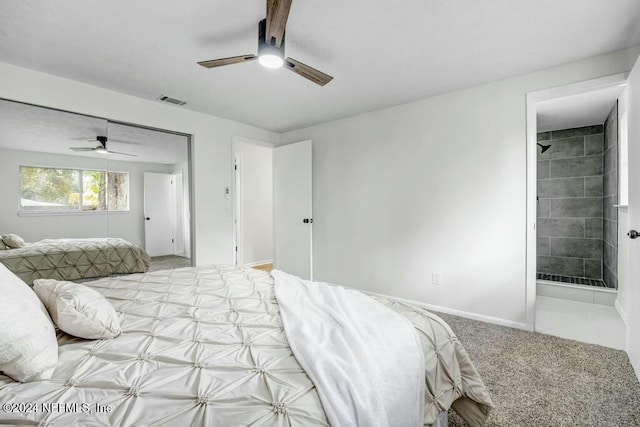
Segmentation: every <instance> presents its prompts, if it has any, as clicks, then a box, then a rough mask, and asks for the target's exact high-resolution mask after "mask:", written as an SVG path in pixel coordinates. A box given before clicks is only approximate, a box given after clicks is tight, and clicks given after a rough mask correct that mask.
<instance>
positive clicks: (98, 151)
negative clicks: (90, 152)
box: [94, 147, 109, 154]
mask: <svg viewBox="0 0 640 427" xmlns="http://www.w3.org/2000/svg"><path fill="white" fill-rule="evenodd" d="M94 151H95V152H96V153H100V154H109V151H107V149H106V148H102V147H101V148H96V149H95V150H94Z"/></svg>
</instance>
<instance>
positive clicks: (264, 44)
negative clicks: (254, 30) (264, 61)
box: [258, 19, 284, 61]
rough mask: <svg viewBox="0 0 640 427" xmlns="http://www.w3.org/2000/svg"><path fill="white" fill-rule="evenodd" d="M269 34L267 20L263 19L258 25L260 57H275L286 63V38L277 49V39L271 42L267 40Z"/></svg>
mask: <svg viewBox="0 0 640 427" xmlns="http://www.w3.org/2000/svg"><path fill="white" fill-rule="evenodd" d="M266 33H267V20H266V19H263V20H262V21H260V23H259V24H258V56H263V55H275V56H278V57H280V58H281V59H282V60H283V61H284V36H283V37H282V43H281V44H280V47H276V45H275V39H274V40H271V41H267V40H265V36H266Z"/></svg>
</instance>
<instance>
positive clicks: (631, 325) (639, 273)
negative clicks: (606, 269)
mask: <svg viewBox="0 0 640 427" xmlns="http://www.w3.org/2000/svg"><path fill="white" fill-rule="evenodd" d="M627 90H628V94H627V95H628V98H627V101H628V104H627V105H628V108H629V110H628V111H629V225H628V228H627V229H634V230H640V61H638V62H636V64H635V67H634V68H633V71H632V72H631V75H630V76H629V80H628V86H627ZM623 239H625V240H626V239H628V238H627V237H626V236H624V237H623ZM628 247H629V260H630V262H629V264H628V267H629V268H628V273H629V279H630V280H629V281H628V283H627V285H628V287H627V299H628V302H627V353H628V354H629V359H630V360H631V364H632V365H633V367H634V369H635V371H636V375H637V376H638V377H640V262H639V260H640V240H639V239H636V240H633V241H629V245H628Z"/></svg>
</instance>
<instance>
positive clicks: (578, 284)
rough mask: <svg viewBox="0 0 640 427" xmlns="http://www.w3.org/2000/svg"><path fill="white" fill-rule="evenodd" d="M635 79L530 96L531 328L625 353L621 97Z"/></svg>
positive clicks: (585, 84) (528, 280)
mask: <svg viewBox="0 0 640 427" xmlns="http://www.w3.org/2000/svg"><path fill="white" fill-rule="evenodd" d="M626 79H627V74H620V75H615V76H609V77H604V78H600V79H595V80H590V81H586V82H580V83H575V84H571V85H567V86H563V87H559V88H553V89H548V90H543V91H538V92H533V93H529V94H528V95H527V218H528V220H527V277H526V301H527V327H528V329H530V330H535V331H538V332H543V333H548V334H551V335H557V336H561V337H564V338H571V339H577V340H580V341H585V342H591V343H595V344H601V345H605V346H610V347H614V348H623V347H624V333H625V332H624V330H625V327H624V324H623V322H622V320H621V317H620V315H619V314H618V312H617V311H616V308H614V306H615V305H616V303H617V293H618V281H617V277H616V272H617V265H618V257H617V241H618V238H617V236H618V227H617V226H618V223H617V218H618V208H619V200H618V187H619V185H618V167H617V165H618V154H619V150H618V142H617V141H618V134H619V129H618V126H619V125H618V98H619V97H620V96H621V95H622V93H623V90H624V87H625V84H626Z"/></svg>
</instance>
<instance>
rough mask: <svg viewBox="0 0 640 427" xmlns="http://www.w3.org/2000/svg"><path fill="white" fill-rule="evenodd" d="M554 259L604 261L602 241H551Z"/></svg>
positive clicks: (565, 239)
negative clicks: (573, 258)
mask: <svg viewBox="0 0 640 427" xmlns="http://www.w3.org/2000/svg"><path fill="white" fill-rule="evenodd" d="M549 242H550V250H549V253H550V254H551V256H552V257H577V258H600V259H602V240H599V239H569V238H552V239H549Z"/></svg>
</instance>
